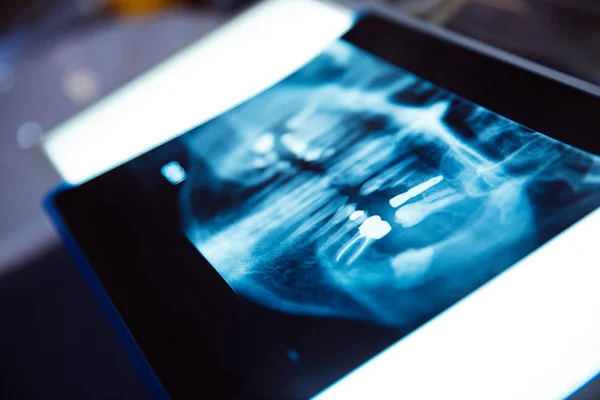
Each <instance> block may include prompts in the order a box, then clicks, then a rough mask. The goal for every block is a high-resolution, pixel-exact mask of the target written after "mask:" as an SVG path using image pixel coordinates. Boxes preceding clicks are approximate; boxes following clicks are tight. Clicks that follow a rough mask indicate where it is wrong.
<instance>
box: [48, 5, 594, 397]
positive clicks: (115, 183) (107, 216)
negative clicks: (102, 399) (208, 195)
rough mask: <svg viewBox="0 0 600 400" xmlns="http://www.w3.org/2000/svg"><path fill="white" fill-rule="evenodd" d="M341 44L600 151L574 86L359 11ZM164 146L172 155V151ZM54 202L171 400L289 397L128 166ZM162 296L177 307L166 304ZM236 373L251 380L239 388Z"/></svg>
mask: <svg viewBox="0 0 600 400" xmlns="http://www.w3.org/2000/svg"><path fill="white" fill-rule="evenodd" d="M343 39H344V40H346V41H348V42H350V43H352V44H354V45H356V46H357V47H360V48H362V49H363V50H366V51H368V52H370V53H372V54H374V55H376V56H378V57H380V58H382V59H384V60H387V61H389V62H391V63H393V64H396V65H398V66H399V67H401V68H403V69H405V70H407V71H409V72H412V73H414V74H416V75H418V76H420V77H422V78H424V79H427V80H429V81H431V82H433V83H434V84H436V85H438V86H440V87H442V88H444V89H447V90H450V91H452V92H454V93H456V94H458V95H460V96H462V97H464V98H466V99H468V100H471V101H472V102H474V103H477V104H480V105H482V106H485V107H487V108H488V109H490V110H492V111H495V112H497V113H499V114H501V115H504V116H506V117H508V118H510V119H512V120H515V121H517V122H519V123H521V124H523V125H526V126H528V127H530V128H532V129H535V130H537V131H540V132H542V133H544V134H547V135H549V136H552V137H554V138H556V139H559V140H561V141H563V142H566V143H569V144H572V145H574V146H577V147H579V148H582V149H584V150H587V151H590V152H594V153H600V151H599V147H598V141H597V140H596V138H595V137H594V135H593V134H592V133H590V131H591V130H592V128H593V127H594V125H595V124H594V123H595V119H596V115H595V113H594V111H595V110H597V109H598V110H600V101H599V100H598V99H597V98H596V97H594V96H592V95H590V94H588V93H585V92H583V91H581V90H579V89H576V88H573V87H569V86H566V85H564V84H562V83H559V82H556V81H553V80H551V79H549V78H547V77H544V76H542V75H539V74H537V73H535V72H531V71H527V70H525V69H521V68H519V67H517V66H515V65H511V64H509V63H507V62H505V61H503V60H500V59H496V58H492V57H490V56H489V55H485V54H483V53H481V52H477V51H474V50H473V49H470V48H468V46H467V45H463V44H457V43H454V42H453V41H452V40H449V39H448V38H446V37H444V36H438V35H435V34H431V33H428V32H427V31H426V30H422V29H419V28H415V27H412V26H408V25H401V24H398V23H397V22H394V21H391V20H388V19H385V18H382V17H380V16H376V15H364V16H363V17H362V18H360V19H359V20H358V21H357V23H356V25H355V26H354V27H353V28H352V29H351V30H350V31H349V32H348V33H347V34H346V35H344V36H343ZM164 146H170V147H169V148H173V151H175V147H177V144H175V143H173V142H169V143H167V144H165V145H164ZM165 148H167V147H165ZM152 154H153V152H152V151H151V152H149V153H146V154H145V155H143V156H141V157H152ZM54 203H55V207H56V209H57V211H58V213H59V214H60V216H61V218H62V219H63V220H64V222H65V224H66V226H67V227H68V229H69V230H70V232H71V234H72V235H73V236H74V238H75V240H76V242H77V244H78V246H79V247H80V248H81V249H82V251H83V253H84V254H85V256H86V258H87V260H88V262H89V264H90V265H91V266H92V268H93V269H94V272H95V273H96V275H97V276H98V277H99V279H100V281H101V283H102V285H103V287H104V289H105V291H106V292H107V293H108V295H109V296H110V298H111V300H112V302H113V304H114V305H115V306H116V308H117V309H118V311H119V313H120V314H121V316H122V318H123V320H124V322H125V323H126V324H127V326H128V328H129V330H130V331H131V333H132V334H133V336H134V338H135V339H136V341H137V343H138V345H139V347H140V348H141V349H142V351H143V352H144V354H145V356H146V358H147V359H148V360H149V362H150V364H151V366H152V368H153V369H154V371H155V373H156V375H157V376H158V378H159V379H160V381H161V382H162V383H163V385H164V386H165V388H166V389H167V391H168V392H169V393H170V395H171V396H172V397H173V398H176V399H180V398H198V397H203V396H204V397H205V396H207V395H211V396H212V398H219V397H228V396H230V395H233V394H234V393H246V394H247V393H252V396H254V397H260V398H267V397H277V398H288V397H289V392H286V388H289V386H288V383H289V382H290V380H291V381H293V380H294V378H293V377H291V375H290V374H292V375H293V373H294V372H293V366H291V365H289V362H288V361H287V359H286V358H285V357H283V356H282V354H281V349H280V348H279V347H278V345H277V344H275V343H276V340H273V341H272V342H271V343H273V345H272V346H266V345H265V343H269V341H268V340H267V341H265V340H264V335H265V332H264V331H263V330H261V329H260V327H256V326H254V324H253V323H252V321H249V320H248V318H247V316H246V312H245V311H246V309H245V305H244V304H243V303H242V302H241V301H240V300H239V299H238V298H237V296H236V295H235V294H234V293H233V291H232V290H231V289H230V288H229V286H228V285H227V284H226V283H225V282H224V281H223V280H222V278H221V277H220V276H219V275H218V274H217V273H216V271H215V270H214V269H213V268H212V267H210V265H209V264H208V262H207V261H206V260H205V259H204V258H203V257H202V256H201V255H200V254H198V252H197V251H196V249H195V248H194V247H193V246H192V245H191V244H190V243H189V242H188V241H187V240H186V238H185V237H184V235H183V234H182V233H181V232H179V231H178V229H177V227H176V225H175V224H174V223H173V221H174V220H176V216H175V215H172V213H173V212H174V210H173V209H169V208H164V209H157V208H156V207H155V206H154V205H153V204H152V202H151V201H148V199H147V198H146V197H145V194H144V192H143V189H142V188H141V187H140V186H139V185H138V183H137V182H136V180H135V178H134V177H133V176H132V175H131V173H130V172H129V171H128V170H127V168H126V167H123V166H121V167H118V168H115V169H114V170H112V171H110V172H108V173H106V174H104V175H102V176H99V177H97V178H95V179H93V180H91V181H89V182H87V183H84V184H82V185H80V186H79V187H76V188H72V189H70V190H68V191H66V192H63V193H61V194H59V195H58V196H57V197H56V198H55V202H54ZM171 270H173V272H172V273H167V274H165V273H164V272H165V271H169V272H170V271H171ZM165 297H169V298H170V299H172V300H171V301H170V302H169V304H176V307H166V306H165V305H164V303H163V301H162V300H163V299H164V298H165ZM190 316H193V318H190ZM258 336H261V338H260V340H257V337H258ZM257 343H260V345H258V344H257ZM340 345H343V343H340ZM384 347H385V346H384ZM235 348H238V349H240V351H239V352H237V353H236V351H235ZM241 349H243V351H242V350H241ZM248 349H251V350H248ZM381 349H383V347H382V348H381ZM231 354H243V356H242V355H241V356H239V357H237V358H235V359H232V358H231ZM366 355H367V354H362V355H360V357H358V358H357V360H358V359H364V358H365V356H366ZM361 357H362V358H361ZM258 359H260V360H262V361H263V364H269V365H273V366H277V367H275V368H272V369H271V370H268V371H266V372H267V375H268V376H267V377H265V376H266V375H265V369H259V368H256V361H255V360H258ZM267 360H270V361H267ZM355 366H356V365H353V367H355ZM236 367H237V368H244V369H245V370H248V371H256V374H255V375H254V376H252V374H251V373H250V375H251V377H250V379H248V376H246V379H245V380H243V381H242V380H241V379H240V376H239V374H238V373H237V372H236V371H235V368H236ZM266 368H268V367H266ZM345 368H346V367H345ZM347 371H348V370H347V369H344V368H341V369H339V370H338V371H336V373H337V374H338V375H339V374H340V373H344V372H347ZM248 382H252V384H250V383H248ZM328 383H330V382H327V381H320V380H319V379H318V378H315V379H314V380H313V383H312V384H311V385H307V387H297V386H296V387H294V393H295V394H296V395H297V396H294V397H298V398H301V397H306V396H307V395H310V394H314V393H315V391H316V390H319V389H322V388H323V387H324V386H325V385H327V384H328ZM249 385H250V386H251V387H249ZM266 387H268V390H265V389H264V388H266Z"/></svg>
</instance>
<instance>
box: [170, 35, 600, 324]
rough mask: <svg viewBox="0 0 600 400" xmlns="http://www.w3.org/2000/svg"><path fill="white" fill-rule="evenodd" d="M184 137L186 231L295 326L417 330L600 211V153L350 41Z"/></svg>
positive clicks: (246, 294) (222, 268) (242, 290)
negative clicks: (310, 321) (306, 321)
mask: <svg viewBox="0 0 600 400" xmlns="http://www.w3.org/2000/svg"><path fill="white" fill-rule="evenodd" d="M180 140H181V141H182V142H183V143H184V144H185V147H186V149H187V151H188V155H187V157H188V159H189V162H188V164H189V166H188V168H187V171H185V172H183V171H179V170H177V167H173V166H172V165H171V166H167V167H168V168H167V169H171V171H170V172H169V173H170V174H171V175H174V176H175V178H179V179H177V180H178V181H181V191H180V192H179V200H178V201H179V207H180V210H179V213H180V217H181V218H180V219H181V221H182V222H181V224H182V226H181V228H182V230H183V231H184V233H185V234H186V236H187V237H188V239H189V240H190V241H191V242H192V243H193V244H194V245H195V247H196V248H197V249H198V250H199V251H200V252H201V253H202V255H203V256H204V257H205V258H206V259H207V260H208V261H209V262H210V263H211V264H212V265H213V266H214V268H215V269H216V270H217V271H218V272H219V273H220V274H221V275H222V276H223V278H224V279H225V280H226V281H227V282H228V283H229V285H230V286H231V287H232V288H233V289H234V290H235V291H236V292H237V293H239V294H240V295H241V296H242V297H243V298H245V299H247V300H249V301H251V302H254V303H256V304H259V305H261V306H263V307H266V308H269V309H274V310H277V311H279V312H284V313H288V314H297V315H310V316H330V317H338V318H344V319H353V320H362V321H366V322H369V323H374V324H380V325H384V326H393V327H409V326H415V325H418V324H420V323H422V322H424V321H427V320H428V319H430V318H432V317H433V316H435V315H437V314H438V313H440V312H441V311H443V310H444V309H446V308H447V307H449V306H450V305H452V304H453V303H455V302H456V301H458V300H459V299H461V298H462V297H464V296H465V295H467V294H469V293H470V292H472V291H473V290H475V289H477V288H478V287H479V286H481V285H482V284H484V283H485V282H487V281H488V280H490V279H491V278H493V277H494V276H496V275H498V274H499V273H501V272H502V271H504V270H506V269H507V268H508V267H510V266H511V265H513V264H514V263H516V262H517V261H519V260H520V259H521V258H523V257H525V256H526V255H527V254H529V253H531V252H532V251H534V250H535V249H536V248H538V247H539V246H541V245H542V244H544V243H545V242H546V241H548V240H550V239H551V238H552V237H554V236H555V235H557V234H558V233H560V232H561V231H562V230H564V229H565V228H566V227H568V226H569V225H571V224H573V223H574V222H575V221H577V220H579V219H580V218H582V217H583V216H584V215H586V214H587V213H589V212H590V211H591V210H593V209H594V208H596V207H598V206H599V205H600V158H599V157H597V156H595V155H592V154H589V153H586V152H583V151H581V150H578V149H576V148H573V147H570V146H568V145H565V144H563V143H561V142H558V141H556V140H554V139H551V138H549V137H547V136H544V135H542V134H540V133H537V132H535V131H533V130H531V129H528V128H526V127H524V126H521V125H519V124H517V123H515V122H512V121H510V120H508V119H506V118H504V117H502V116H500V115H497V114H495V113H493V112H491V111H489V110H487V109H485V108H482V107H480V106H477V105H475V104H472V103H470V102H468V101H466V100H464V99H461V98H459V97H457V96H456V95H453V94H451V93H449V92H447V91H445V90H443V89H440V88H438V87H436V86H434V85H432V84H431V83H429V82H427V81H424V80H422V79H420V78H418V77H416V76H414V75H412V74H410V73H407V72H405V71H403V70H401V69H399V68H397V67H395V66H392V65H390V64H387V63H385V62H384V61H381V60H378V59H376V58H375V57H373V56H371V55H369V54H367V53H365V52H363V51H362V50H359V49H357V48H354V47H353V46H351V45H349V44H347V43H345V42H343V41H338V42H337V43H335V44H333V45H331V46H330V47H329V48H327V49H326V50H325V51H324V52H323V53H322V54H321V55H320V56H319V57H317V58H316V59H314V60H313V61H311V62H310V63H309V64H307V65H306V66H304V67H302V68H301V69H300V70H298V71H297V72H295V73H294V74H292V75H291V76H289V77H288V78H286V79H285V80H283V81H282V82H280V83H278V84H276V85H275V86H273V87H271V88H269V89H267V90H266V91H264V92H263V93H261V94H259V95H258V96H256V97H254V98H252V99H250V100H249V101H247V102H245V103H243V104H242V105H240V106H238V107H236V108H234V109H232V110H230V111H228V112H226V113H224V114H222V115H221V116H219V117H217V118H215V119H214V120H212V121H210V122H209V123H207V124H204V125H202V126H201V127H199V128H196V129H195V130H194V131H192V132H191V133H189V134H186V135H184V136H182V137H181V138H180ZM174 168H175V169H174ZM184 173H185V175H184ZM184 179H185V180H184Z"/></svg>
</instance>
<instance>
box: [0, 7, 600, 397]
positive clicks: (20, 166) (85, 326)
mask: <svg viewBox="0 0 600 400" xmlns="http://www.w3.org/2000/svg"><path fill="white" fill-rule="evenodd" d="M251 3H253V1H251V0H21V1H18V2H8V1H4V2H0V327H1V329H0V398H1V399H37V398H44V399H55V398H56V399H58V398H61V399H64V398H77V399H105V398H115V399H116V398H119V399H120V398H128V399H143V398H146V394H145V391H144V389H143V387H142V385H141V383H140V382H139V380H138V377H137V376H136V374H135V372H134V370H133V368H132V366H131V365H130V363H129V361H128V360H127V358H126V356H125V354H124V353H123V350H122V349H121V348H120V347H119V345H118V343H117V339H116V337H115V336H114V334H113V333H112V331H111V330H110V328H109V326H108V323H107V322H106V321H105V320H104V317H103V315H102V314H101V312H100V310H99V308H98V306H97V305H96V303H95V301H94V299H93V297H92V295H91V294H90V293H89V291H88V290H87V287H86V286H85V284H84V282H83V280H82V278H81V277H80V276H79V274H78V271H77V269H76V268H75V266H74V265H73V263H72V261H71V259H70V258H69V256H68V254H67V253H66V251H65V250H64V249H63V247H62V245H61V244H60V240H59V239H58V237H57V235H56V233H55V231H54V229H53V228H52V226H51V224H50V223H49V222H48V220H47V218H46V216H45V214H44V212H43V210H42V207H41V202H42V198H43V196H44V195H45V194H46V193H47V192H48V190H49V189H50V188H51V187H53V186H54V185H56V184H58V183H60V182H61V181H62V177H61V176H60V175H59V174H58V172H56V170H55V169H54V168H53V167H52V165H51V164H50V163H49V162H48V160H47V158H46V157H45V156H44V155H43V154H42V150H41V149H40V147H39V143H40V142H41V141H42V140H44V137H45V136H46V135H47V133H48V132H50V131H52V130H53V129H54V128H55V127H57V126H59V125H60V124H62V123H64V122H65V121H67V120H68V119H69V118H71V117H73V116H75V115H76V114H77V113H79V112H80V111H82V110H84V109H89V108H90V107H91V106H93V105H94V104H95V103H96V102H98V101H99V100H101V99H103V98H105V97H106V96H108V95H110V94H111V93H113V92H114V91H116V90H117V89H119V88H120V87H122V86H123V85H125V84H127V83H128V82H130V81H132V80H133V79H134V78H136V77H137V76H139V75H140V74H142V73H144V72H145V71H148V70H149V69H151V68H152V67H154V66H156V65H158V64H159V63H160V62H161V61H163V60H166V59H168V58H169V57H170V56H171V55H174V54H176V53H177V52H178V51H180V50H182V49H184V48H186V47H187V46H189V45H191V44H192V43H195V42H196V41H198V40H199V39H201V38H202V37H204V36H205V35H207V34H208V33H210V32H212V31H213V30H214V29H216V28H217V27H219V26H221V25H222V24H224V23H225V22H227V21H229V20H230V19H231V18H233V17H234V16H236V15H237V14H238V13H240V12H242V11H243V10H244V9H245V8H246V7H248V6H251ZM337 3H341V4H342V5H343V6H345V7H350V8H360V7H364V6H368V5H371V4H374V3H379V4H384V5H385V6H387V7H388V8H389V9H390V10H400V11H404V12H406V13H409V14H412V15H414V16H416V17H418V18H421V19H423V20H426V21H429V22H430V23H432V24H437V25H443V26H445V27H447V28H448V29H450V30H452V31H455V32H459V33H461V34H463V35H466V36H468V37H471V38H474V39H477V40H479V41H482V42H485V43H487V44H490V45H493V46H495V47H498V48H501V49H504V50H506V51H509V52H511V53H514V54H517V55H520V56H522V57H524V58H527V59H529V60H532V61H535V62H538V63H540V64H543V65H546V66H548V67H551V68H554V69H556V70H559V71H562V72H564V73H567V74H569V75H572V76H574V77H577V78H579V79H582V80H585V81H588V82H590V83H593V84H600V2H597V1H594V0H397V1H394V0H387V1H386V0H380V1H376V0H364V1H360V0H339V1H337ZM597 381H598V380H596V382H592V383H591V384H590V385H588V386H587V387H585V388H584V389H582V391H581V392H579V393H578V394H577V395H576V396H578V397H577V398H590V399H592V398H600V383H598V382H597Z"/></svg>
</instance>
